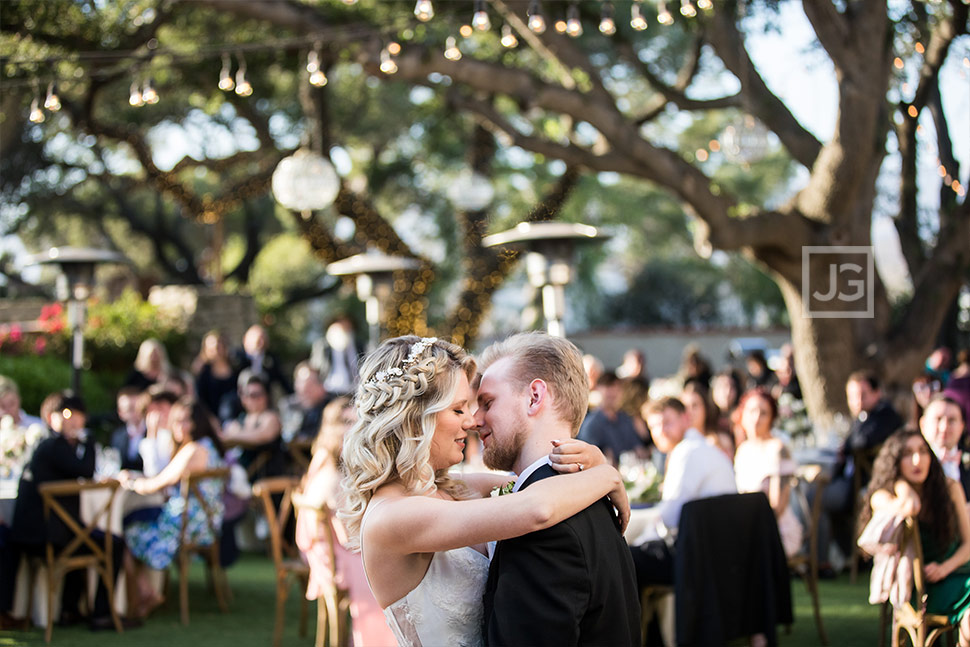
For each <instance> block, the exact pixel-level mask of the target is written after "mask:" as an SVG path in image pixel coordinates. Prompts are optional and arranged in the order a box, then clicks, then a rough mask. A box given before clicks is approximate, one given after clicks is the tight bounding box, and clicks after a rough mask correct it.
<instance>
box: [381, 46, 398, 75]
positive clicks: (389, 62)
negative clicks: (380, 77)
mask: <svg viewBox="0 0 970 647" xmlns="http://www.w3.org/2000/svg"><path fill="white" fill-rule="evenodd" d="M381 72H383V73H384V74H394V73H395V72H397V63H396V62H395V61H394V57H393V56H391V52H390V51H389V50H388V49H387V48H386V47H385V48H384V49H382V50H381Z"/></svg>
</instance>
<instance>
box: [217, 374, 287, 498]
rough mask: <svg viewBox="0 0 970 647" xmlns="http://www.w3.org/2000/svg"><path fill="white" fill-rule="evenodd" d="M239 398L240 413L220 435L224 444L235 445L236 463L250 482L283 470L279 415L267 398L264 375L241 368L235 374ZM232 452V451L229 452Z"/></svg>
mask: <svg viewBox="0 0 970 647" xmlns="http://www.w3.org/2000/svg"><path fill="white" fill-rule="evenodd" d="M239 398H240V400H242V403H243V413H242V414H240V415H239V417H238V418H236V419H235V420H230V421H229V422H227V423H226V424H225V425H224V426H223V428H222V433H221V434H220V438H221V440H222V442H223V443H224V444H225V445H226V446H227V447H238V448H239V449H240V450H241V451H239V455H238V460H239V464H240V465H242V466H243V467H244V468H246V471H247V473H248V474H249V480H250V482H251V483H255V482H256V481H258V480H259V479H261V478H265V477H268V476H279V475H280V474H282V473H283V472H284V470H285V457H284V455H283V445H282V439H281V432H282V428H283V427H282V424H281V422H280V415H279V413H278V412H277V411H276V408H275V407H274V406H273V404H272V402H271V401H270V393H269V382H268V381H267V379H266V377H265V376H263V375H261V374H258V373H255V372H253V371H252V369H245V370H243V372H242V373H240V374H239ZM233 453H234V454H235V453H236V452H233Z"/></svg>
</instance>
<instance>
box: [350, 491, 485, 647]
mask: <svg viewBox="0 0 970 647" xmlns="http://www.w3.org/2000/svg"><path fill="white" fill-rule="evenodd" d="M370 510H371V506H368V509H367V510H366V511H365V513H364V518H363V519H362V520H361V527H363V525H364V523H365V522H366V521H367V513H368V512H370ZM488 565H489V560H488V557H486V556H485V555H483V554H481V553H480V552H478V551H477V550H475V549H474V548H471V547H465V548H455V549H453V550H445V551H441V552H438V553H435V554H434V555H433V556H432V557H431V564H429V565H428V570H427V572H426V573H425V574H424V578H422V580H421V581H420V582H419V583H418V585H417V586H416V587H414V588H413V589H412V590H411V592H410V593H408V594H407V595H405V596H404V597H403V598H401V599H400V600H398V601H396V602H392V603H391V604H390V605H389V606H388V607H387V608H386V609H384V619H385V620H386V621H387V626H388V627H390V628H391V631H392V632H393V633H394V637H395V638H397V643H398V645H400V647H481V645H482V644H483V638H482V615H483V614H484V608H483V606H482V594H483V593H484V592H485V580H486V579H487V578H488ZM365 575H366V573H365ZM367 584H368V586H369V585H370V580H369V579H368V582H367Z"/></svg>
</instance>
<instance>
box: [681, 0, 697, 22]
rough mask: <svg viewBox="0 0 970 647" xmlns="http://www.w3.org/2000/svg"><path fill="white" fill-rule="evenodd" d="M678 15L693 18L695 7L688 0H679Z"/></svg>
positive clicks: (695, 12) (695, 11)
mask: <svg viewBox="0 0 970 647" xmlns="http://www.w3.org/2000/svg"><path fill="white" fill-rule="evenodd" d="M680 15H681V16H683V17H684V18H693V17H694V16H696V15H697V9H694V5H693V4H691V1H690V0H680Z"/></svg>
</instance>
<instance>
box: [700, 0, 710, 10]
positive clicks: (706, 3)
mask: <svg viewBox="0 0 970 647" xmlns="http://www.w3.org/2000/svg"><path fill="white" fill-rule="evenodd" d="M697 8H698V9H702V10H704V11H707V10H708V9H713V8H714V3H713V2H711V0H697Z"/></svg>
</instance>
